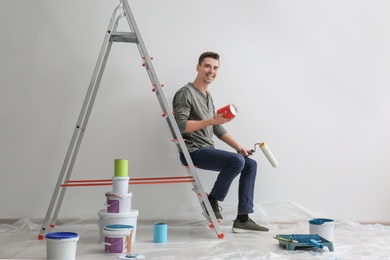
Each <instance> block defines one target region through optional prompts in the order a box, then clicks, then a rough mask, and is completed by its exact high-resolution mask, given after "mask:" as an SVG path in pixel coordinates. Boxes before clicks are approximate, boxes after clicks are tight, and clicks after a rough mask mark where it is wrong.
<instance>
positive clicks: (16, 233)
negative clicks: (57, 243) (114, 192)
mask: <svg viewBox="0 0 390 260" xmlns="http://www.w3.org/2000/svg"><path fill="white" fill-rule="evenodd" d="M234 208H235V207H234V206H233V205H231V206H229V205H227V206H226V205H225V207H224V210H223V211H222V213H223V216H224V220H223V222H222V223H221V228H222V231H223V232H224V235H225V237H224V238H223V239H218V238H217V236H216V233H215V231H214V229H210V228H209V227H208V222H207V221H206V220H205V219H204V218H203V216H201V214H200V212H199V209H198V208H195V207H194V208H192V209H186V212H188V213H186V214H188V216H183V215H181V216H180V218H178V219H162V218H159V219H142V212H140V216H139V218H138V224H137V236H136V241H135V242H134V243H133V245H132V253H133V254H140V255H143V256H145V258H144V259H197V260H198V259H327V260H329V259H334V260H336V259H337V260H341V259H342V260H347V259H353V260H358V259H390V227H389V226H385V225H381V224H364V225H363V224H359V223H357V222H354V221H351V220H335V229H334V242H333V245H334V251H333V252H330V251H328V250H327V247H324V249H323V250H318V249H316V248H306V249H302V250H301V249H297V250H294V251H287V250H286V249H285V248H283V247H281V246H280V245H279V242H278V241H277V240H276V239H274V238H273V237H274V236H275V235H277V234H308V233H309V224H308V220H309V219H311V218H317V217H326V218H332V217H331V216H323V215H322V214H320V213H315V212H311V211H310V210H308V209H305V208H303V207H301V206H299V205H297V204H295V203H293V202H290V201H277V202H272V203H266V204H260V205H256V212H257V213H255V214H251V215H250V217H251V218H252V219H253V220H254V221H256V222H257V223H258V224H260V225H263V226H267V227H268V228H269V229H270V231H269V232H265V233H259V234H236V233H232V232H231V227H232V224H233V220H234V217H235V210H234ZM98 210H99V209H96V212H97V211H98ZM197 213H198V214H197ZM95 216H96V214H93V215H92V214H91V216H85V217H80V218H79V219H76V220H69V221H65V220H61V221H58V222H61V223H59V224H58V225H57V227H56V228H55V229H54V230H49V231H48V232H57V231H68V232H76V233H77V234H78V235H79V237H80V240H79V241H78V242H77V252H76V256H77V257H76V259H119V256H120V255H123V254H111V253H106V252H104V246H103V245H101V244H100V243H99V228H98V226H97V221H98V219H97V217H95ZM157 221H158V222H161V221H163V222H165V223H167V224H168V242H167V243H161V244H157V243H153V224H154V223H155V222H157ZM62 222H63V223H62ZM41 223H42V220H35V219H20V220H18V221H16V222H15V223H12V224H0V259H46V241H45V240H38V239H37V237H38V233H39V230H40V228H41Z"/></svg>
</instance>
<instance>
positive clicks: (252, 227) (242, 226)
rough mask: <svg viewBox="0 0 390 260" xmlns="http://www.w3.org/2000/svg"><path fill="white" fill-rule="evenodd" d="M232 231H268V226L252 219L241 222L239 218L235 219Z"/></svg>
mask: <svg viewBox="0 0 390 260" xmlns="http://www.w3.org/2000/svg"><path fill="white" fill-rule="evenodd" d="M232 231H233V232H234V233H257V232H267V231H269V229H268V228H266V227H262V226H259V225H257V224H256V223H255V222H254V221H253V220H252V219H249V220H248V221H247V222H245V223H241V222H240V221H239V220H238V219H236V220H234V223H233V228H232Z"/></svg>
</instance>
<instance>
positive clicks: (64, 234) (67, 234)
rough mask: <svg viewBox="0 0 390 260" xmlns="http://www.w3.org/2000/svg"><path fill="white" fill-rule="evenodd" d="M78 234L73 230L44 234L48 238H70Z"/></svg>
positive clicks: (76, 236)
mask: <svg viewBox="0 0 390 260" xmlns="http://www.w3.org/2000/svg"><path fill="white" fill-rule="evenodd" d="M78 237H79V235H77V233H73V232H53V233H49V234H47V235H46V238H49V239H70V238H78Z"/></svg>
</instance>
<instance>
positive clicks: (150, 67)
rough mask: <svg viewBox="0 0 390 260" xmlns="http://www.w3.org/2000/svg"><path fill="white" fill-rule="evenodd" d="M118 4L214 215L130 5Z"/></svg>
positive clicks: (217, 227)
mask: <svg viewBox="0 0 390 260" xmlns="http://www.w3.org/2000/svg"><path fill="white" fill-rule="evenodd" d="M120 2H121V3H123V4H124V9H125V12H126V19H127V21H128V23H129V25H130V27H131V30H132V31H133V32H134V33H135V34H136V35H137V37H138V43H137V47H138V49H139V52H140V54H141V56H142V57H144V59H145V64H146V66H145V67H146V70H147V72H148V75H149V78H150V80H151V82H152V83H153V86H154V87H155V88H156V95H157V97H158V99H159V101H160V105H162V108H163V112H164V113H167V120H169V121H170V122H171V124H170V128H171V129H173V133H172V134H173V137H174V138H176V140H177V141H178V142H179V146H180V148H181V151H182V153H183V155H184V157H185V159H186V161H187V164H188V167H189V170H190V173H191V175H192V176H193V177H194V179H195V182H194V183H192V184H193V186H194V188H195V189H197V191H198V192H199V193H200V195H201V198H202V201H203V202H204V204H205V206H206V209H207V211H208V212H209V213H210V212H213V213H214V211H213V210H212V207H211V204H210V202H209V200H208V198H207V196H206V194H205V192H204V190H203V187H202V186H201V185H198V184H200V179H199V177H198V175H197V173H196V168H195V166H194V164H193V162H192V159H191V156H190V154H189V152H188V150H187V148H186V145H185V143H184V140H183V137H182V135H181V132H180V130H179V127H178V126H177V124H175V123H172V122H175V121H176V120H175V118H174V116H173V113H172V109H171V108H170V105H169V104H168V101H167V99H166V98H162V97H161V95H164V91H163V89H162V85H161V83H160V82H159V80H158V77H157V73H156V71H155V69H154V67H153V64H152V60H151V58H150V56H149V54H148V52H147V50H146V47H145V43H144V41H143V39H142V37H141V33H140V31H139V29H138V27H137V23H136V21H135V18H134V15H133V13H132V12H131V9H130V5H129V4H128V2H127V1H125V0H120ZM213 213H212V214H209V216H210V218H211V221H212V223H213V225H214V227H215V231H216V233H217V235H218V236H220V234H222V231H221V229H220V227H219V224H218V221H217V219H216V217H215V214H213Z"/></svg>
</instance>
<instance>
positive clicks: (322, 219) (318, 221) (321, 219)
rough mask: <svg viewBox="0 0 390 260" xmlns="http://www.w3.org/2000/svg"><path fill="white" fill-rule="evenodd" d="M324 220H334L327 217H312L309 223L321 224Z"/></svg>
mask: <svg viewBox="0 0 390 260" xmlns="http://www.w3.org/2000/svg"><path fill="white" fill-rule="evenodd" d="M326 222H334V220H333V219H328V218H313V219H311V220H309V223H310V224H313V225H323V224H325V223H326Z"/></svg>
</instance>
